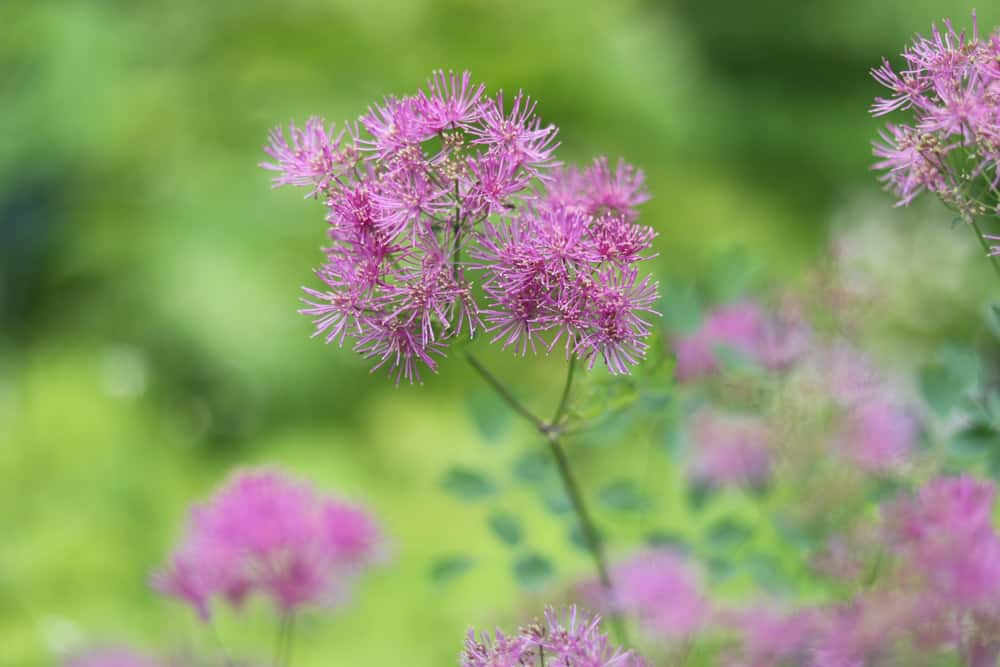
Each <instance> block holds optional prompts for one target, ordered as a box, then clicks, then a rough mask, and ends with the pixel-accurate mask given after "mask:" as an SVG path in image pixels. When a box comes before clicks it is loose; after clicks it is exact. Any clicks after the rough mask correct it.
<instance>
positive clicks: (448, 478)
mask: <svg viewBox="0 0 1000 667" xmlns="http://www.w3.org/2000/svg"><path fill="white" fill-rule="evenodd" d="M441 488H443V489H444V490H445V491H447V492H448V493H451V494H453V495H455V496H457V497H459V498H461V499H462V500H479V499H481V498H485V497H487V496H491V495H493V494H494V493H496V486H495V485H494V484H493V482H491V481H490V479H489V478H488V477H486V476H485V475H484V474H482V473H481V472H478V471H476V470H473V469H472V468H464V467H459V466H456V467H454V468H451V469H450V470H448V472H447V473H445V476H444V479H442V480H441Z"/></svg>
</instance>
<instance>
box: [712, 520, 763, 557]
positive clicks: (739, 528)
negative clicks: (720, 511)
mask: <svg viewBox="0 0 1000 667" xmlns="http://www.w3.org/2000/svg"><path fill="white" fill-rule="evenodd" d="M752 535H753V529H752V528H750V527H749V526H747V525H746V524H745V523H743V522H742V521H739V520H738V519H734V518H732V517H726V518H724V519H719V520H718V521H716V522H715V523H713V524H712V526H711V527H710V528H709V529H708V542H709V544H710V545H711V546H712V547H713V548H715V549H718V550H720V551H730V550H733V549H736V548H737V547H739V546H741V545H743V544H744V543H745V542H746V541H747V540H749V539H750V537H751V536H752Z"/></svg>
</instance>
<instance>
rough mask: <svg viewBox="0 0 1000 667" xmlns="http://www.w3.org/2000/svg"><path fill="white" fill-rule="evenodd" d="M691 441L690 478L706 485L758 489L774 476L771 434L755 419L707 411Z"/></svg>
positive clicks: (701, 415)
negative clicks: (772, 471)
mask: <svg viewBox="0 0 1000 667" xmlns="http://www.w3.org/2000/svg"><path fill="white" fill-rule="evenodd" d="M690 437H691V440H692V444H693V447H694V448H693V451H692V453H691V460H690V463H689V474H690V475H691V476H692V477H693V478H695V479H696V480H698V481H700V482H702V483H706V484H710V485H713V486H717V487H727V486H737V487H758V486H760V485H762V484H763V483H765V482H766V481H767V480H768V478H769V477H770V475H771V452H770V449H769V447H768V443H769V442H770V440H771V434H770V430H769V429H768V427H767V426H766V425H765V424H764V423H763V422H761V421H759V420H757V419H755V418H753V417H746V416H741V415H727V414H722V413H717V412H707V411H703V412H700V413H698V414H697V415H695V417H694V419H693V421H692V427H691V434H690Z"/></svg>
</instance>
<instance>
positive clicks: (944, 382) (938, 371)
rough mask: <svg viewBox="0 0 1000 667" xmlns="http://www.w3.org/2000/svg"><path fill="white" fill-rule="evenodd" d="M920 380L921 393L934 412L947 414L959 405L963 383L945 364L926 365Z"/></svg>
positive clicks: (921, 371) (921, 370)
mask: <svg viewBox="0 0 1000 667" xmlns="http://www.w3.org/2000/svg"><path fill="white" fill-rule="evenodd" d="M918 381H919V384H920V393H921V394H923V396H924V400H926V401H927V404H928V405H929V406H931V409H932V410H934V412H936V413H938V414H939V415H945V414H947V413H949V412H951V410H952V408H954V407H955V406H956V405H958V402H959V400H960V399H961V396H962V384H961V382H960V381H959V380H958V379H957V378H955V376H954V375H952V374H951V372H949V371H948V369H947V368H945V367H944V366H941V365H937V364H935V365H930V366H924V367H923V368H921V369H920V374H919V378H918Z"/></svg>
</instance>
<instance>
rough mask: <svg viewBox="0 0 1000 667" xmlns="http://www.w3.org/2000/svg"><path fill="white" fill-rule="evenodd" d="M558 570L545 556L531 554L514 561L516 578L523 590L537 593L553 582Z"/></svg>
mask: <svg viewBox="0 0 1000 667" xmlns="http://www.w3.org/2000/svg"><path fill="white" fill-rule="evenodd" d="M555 572H556V569H555V567H554V566H553V565H552V561H550V560H549V559H548V558H546V557H545V556H543V555H541V554H538V553H529V554H525V555H523V556H520V557H519V558H518V559H517V560H515V561H514V577H515V578H516V579H517V583H518V584H520V586H521V587H522V588H525V589H527V590H529V591H537V590H538V589H540V588H542V587H543V586H545V584H547V583H548V582H549V581H551V580H552V577H553V576H555Z"/></svg>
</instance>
